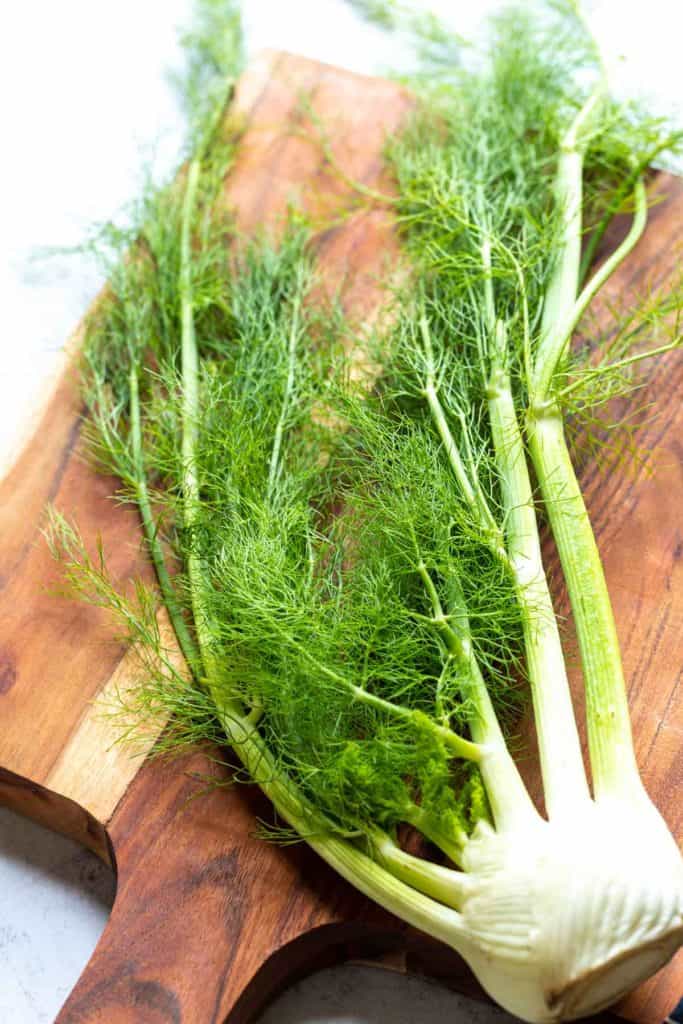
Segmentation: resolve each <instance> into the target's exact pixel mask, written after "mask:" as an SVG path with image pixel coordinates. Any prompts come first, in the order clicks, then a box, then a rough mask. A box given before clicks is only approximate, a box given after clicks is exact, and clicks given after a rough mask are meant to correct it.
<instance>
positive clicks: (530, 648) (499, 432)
mask: <svg viewBox="0 0 683 1024" xmlns="http://www.w3.org/2000/svg"><path fill="white" fill-rule="evenodd" d="M505 361H506V329H505V325H504V324H503V323H502V322H500V321H499V322H498V324H497V325H496V330H495V332H494V345H493V352H492V359H491V373H490V377H489V381H488V387H487V395H488V409H489V418H490V423H491V435H492V439H493V445H494V451H495V458H496V465H497V468H498V472H499V474H500V480H501V489H502V497H503V504H504V508H505V512H506V520H505V522H506V535H507V547H508V553H509V556H510V561H511V564H512V569H513V573H514V577H515V582H516V589H517V596H518V600H519V602H520V606H521V609H522V621H523V627H524V645H525V650H526V656H527V673H528V677H529V683H530V687H531V695H532V700H533V706H534V721H535V723H536V734H537V737H538V748H539V756H540V762H541V773H542V777H543V792H544V796H545V803H546V810H547V812H548V815H549V816H550V817H551V818H552V817H554V816H555V815H557V814H565V815H571V814H572V813H573V812H574V810H575V808H576V805H577V803H580V802H582V801H585V800H587V799H588V798H589V792H588V785H587V782H586V773H585V771H584V767H583V758H582V756H581V745H580V743H579V736H578V731H577V729H576V722H575V718H574V712H573V707H572V700H571V694H570V690H569V682H568V680H567V672H566V668H565V663H564V655H563V653H562V644H561V641H560V633H559V629H558V626H557V620H556V618H555V614H554V611H553V604H552V599H551V596H550V591H549V589H548V583H547V579H546V575H545V572H544V569H543V560H542V555H541V544H540V539H539V534H538V523H537V519H536V509H535V507H534V497H533V491H532V488H531V481H530V479H529V471H528V468H527V462H526V454H525V450H524V442H523V440H522V435H521V431H520V429H519V422H518V419H517V411H516V409H515V404H514V400H513V397H512V389H511V383H510V375H509V373H508V372H507V370H506V368H505Z"/></svg>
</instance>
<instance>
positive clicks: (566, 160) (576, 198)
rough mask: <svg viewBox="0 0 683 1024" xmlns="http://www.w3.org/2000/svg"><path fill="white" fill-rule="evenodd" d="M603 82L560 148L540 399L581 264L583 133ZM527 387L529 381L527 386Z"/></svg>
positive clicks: (537, 382)
mask: <svg viewBox="0 0 683 1024" xmlns="http://www.w3.org/2000/svg"><path fill="white" fill-rule="evenodd" d="M603 91H604V83H602V82H601V83H600V84H599V85H598V86H597V87H596V89H595V90H594V91H593V92H592V93H591V95H590V96H589V97H588V99H587V100H586V102H585V103H584V105H583V107H582V108H581V110H580V111H579V113H578V114H577V116H576V117H575V118H574V120H573V122H572V123H571V125H570V126H569V128H568V130H567V132H566V133H565V135H564V138H563V139H562V142H561V144H560V156H559V160H558V163H557V173H556V176H555V183H554V187H553V191H554V195H555V202H556V203H557V207H558V210H559V211H560V214H561V230H560V235H559V238H558V243H557V255H556V263H555V269H554V272H553V275H552V277H551V280H550V284H549V285H548V289H547V292H546V296H545V304H544V308H543V318H542V320H541V342H540V345H539V348H538V354H537V357H536V363H535V366H534V378H533V383H532V391H533V394H534V396H536V398H544V397H545V395H546V393H547V389H548V386H549V384H550V379H551V378H552V375H553V374H554V372H555V369H556V368H557V364H558V361H559V360H560V358H561V356H562V352H563V351H564V348H565V345H566V328H565V317H566V314H567V312H568V311H569V310H571V309H572V308H573V306H574V302H575V299H576V293H577V290H578V285H579V267H580V263H581V208H582V203H583V153H584V148H585V143H584V139H583V132H584V129H585V128H586V124H587V123H589V122H590V118H591V116H592V115H593V113H594V110H595V108H596V106H597V104H598V103H599V101H600V99H601V98H602V95H603ZM530 383H531V382H530Z"/></svg>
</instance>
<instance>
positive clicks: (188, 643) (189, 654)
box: [129, 365, 201, 677]
mask: <svg viewBox="0 0 683 1024" xmlns="http://www.w3.org/2000/svg"><path fill="white" fill-rule="evenodd" d="M129 380H130V431H131V446H132V451H133V462H134V465H135V480H134V486H135V498H136V501H137V504H138V508H139V510H140V518H141V520H142V528H143V530H144V533H145V538H146V540H147V546H148V548H149V552H150V555H151V557H152V563H153V565H154V569H155V571H156V574H157V579H158V581H159V589H160V590H161V596H162V597H163V600H164V604H165V605H166V609H167V611H168V616H169V618H170V620H171V624H172V626H173V629H174V631H175V635H176V637H177V640H178V643H179V645H180V649H181V651H182V652H183V657H184V658H185V661H186V662H187V664H188V666H189V668H190V669H191V671H192V673H193V675H194V676H195V677H196V676H197V674H198V672H199V666H200V660H201V659H200V657H199V651H198V650H197V646H196V644H195V642H194V640H193V639H192V637H191V635H190V631H189V630H188V628H187V624H186V623H185V620H184V618H183V613H182V610H181V608H180V605H179V604H178V601H177V599H176V595H175V591H174V589H173V584H172V583H171V577H170V575H169V572H168V568H167V566H166V559H165V557H164V551H163V548H162V546H161V542H160V540H159V534H158V531H157V527H156V523H155V521H154V516H153V513H152V504H151V502H150V500H149V491H148V489H147V478H146V474H145V465H144V455H143V449H142V428H141V423H140V394H139V387H138V373H137V366H135V365H133V366H132V368H131V371H130V377H129Z"/></svg>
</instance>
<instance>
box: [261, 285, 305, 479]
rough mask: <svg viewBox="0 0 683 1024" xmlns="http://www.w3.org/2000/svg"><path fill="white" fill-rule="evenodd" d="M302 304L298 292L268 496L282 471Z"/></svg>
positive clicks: (293, 305) (269, 476) (269, 475)
mask: <svg viewBox="0 0 683 1024" xmlns="http://www.w3.org/2000/svg"><path fill="white" fill-rule="evenodd" d="M297 287H298V288H300V287H301V280H299V281H298V282H297ZM300 306H301V295H300V294H299V293H298V292H297V294H296V295H295V297H294V301H293V303H292V321H291V326H290V330H289V343H288V346H287V380H286V382H285V393H284V397H283V399H282V408H281V409H280V416H279V418H278V421H277V426H276V428H275V438H274V440H273V450H272V452H271V456H270V466H269V469H268V496H269V497H270V496H272V493H273V489H274V487H275V484H276V482H277V478H278V474H279V471H280V451H281V449H282V438H283V436H284V432H285V423H286V421H287V413H288V412H289V405H290V402H291V397H292V392H293V390H294V378H295V374H296V350H297V344H298V341H299V311H300Z"/></svg>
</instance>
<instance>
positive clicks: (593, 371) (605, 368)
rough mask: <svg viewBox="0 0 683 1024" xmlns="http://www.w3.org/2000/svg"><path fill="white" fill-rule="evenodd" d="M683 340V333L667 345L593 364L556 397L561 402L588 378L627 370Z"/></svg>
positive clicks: (670, 348) (659, 354) (661, 354)
mask: <svg viewBox="0 0 683 1024" xmlns="http://www.w3.org/2000/svg"><path fill="white" fill-rule="evenodd" d="M682 342H683V335H677V336H676V337H675V338H674V340H673V341H669V342H667V344H666V345H658V346H657V348H650V349H647V350H646V351H645V352H636V353H634V355H632V356H626V357H625V358H624V359H617V360H616V361H615V362H613V363H605V364H604V365H602V366H593V367H591V368H590V369H588V370H586V371H585V372H584V373H582V374H581V375H580V376H579V377H577V378H576V380H573V381H572V382H571V384H568V385H567V387H566V388H562V389H561V390H560V391H556V392H555V398H556V399H557V401H558V402H559V401H560V400H561V399H563V398H566V397H567V395H571V394H572V392H574V391H576V390H578V389H580V388H582V387H583V386H584V385H585V383H586V380H587V379H589V378H592V377H599V376H600V375H601V374H603V373H612V372H613V371H614V370H625V369H627V367H629V366H633V365H634V364H635V363H642V361H643V360H644V359H652V358H654V357H655V356H663V355H666V353H667V352H673V351H674V349H677V348H680V347H681V343H682Z"/></svg>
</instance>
